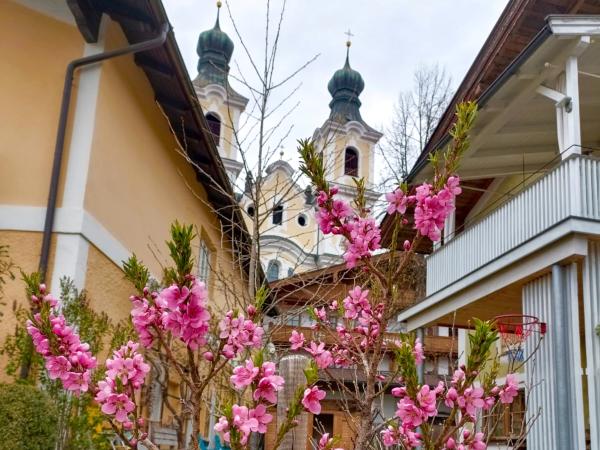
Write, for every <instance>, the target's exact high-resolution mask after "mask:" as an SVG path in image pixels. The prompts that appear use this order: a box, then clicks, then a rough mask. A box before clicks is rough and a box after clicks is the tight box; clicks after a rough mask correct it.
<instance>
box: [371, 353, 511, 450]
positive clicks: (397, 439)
mask: <svg viewBox="0 0 600 450" xmlns="http://www.w3.org/2000/svg"><path fill="white" fill-rule="evenodd" d="M415 351H418V349H417V344H415ZM466 380H467V377H466V374H465V372H464V368H462V367H461V368H459V369H457V370H456V371H455V372H454V375H453V377H452V381H451V383H450V386H449V387H448V388H446V386H445V385H444V383H443V382H441V381H440V382H439V383H438V385H437V386H436V387H435V388H431V387H430V386H428V385H423V386H421V387H420V388H419V390H418V392H417V394H416V396H415V397H414V398H412V397H411V396H409V395H408V392H407V390H406V388H405V387H396V388H393V389H392V395H394V396H395V397H398V398H399V401H398V405H397V410H396V417H397V419H398V421H399V423H398V425H394V424H390V426H389V427H388V428H386V429H385V430H384V431H383V432H382V433H381V438H382V440H383V443H384V444H385V445H386V446H388V447H389V446H393V445H398V444H402V445H404V446H405V447H407V448H410V447H418V446H420V445H421V442H420V438H419V436H418V435H417V434H416V429H417V427H419V426H420V425H422V424H423V423H424V422H426V421H428V420H429V419H430V418H431V417H435V416H436V415H437V413H438V411H437V404H438V402H439V401H440V400H443V401H444V403H445V404H446V406H447V407H448V408H450V409H453V408H457V409H458V410H460V412H461V414H462V417H463V421H464V422H465V423H471V424H474V423H475V421H476V417H477V415H478V413H479V412H480V411H482V410H483V411H486V410H489V409H491V408H492V407H493V406H494V404H495V403H496V401H498V400H499V401H500V402H501V403H503V404H509V403H512V402H513V400H514V398H515V397H516V396H517V394H518V389H519V385H518V381H517V377H516V375H514V374H509V375H507V376H506V382H505V384H504V386H503V387H499V386H495V387H493V388H492V389H491V390H490V391H489V392H487V393H486V392H485V391H484V389H483V388H481V387H476V386H474V385H473V384H472V383H467V381H466ZM459 437H460V439H458V440H457V439H455V437H452V436H450V437H448V439H447V440H446V443H445V447H444V448H445V449H448V450H450V449H456V450H485V448H486V445H485V442H484V435H483V433H472V432H471V431H469V430H467V429H463V431H462V433H460V434H459Z"/></svg>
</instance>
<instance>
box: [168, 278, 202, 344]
mask: <svg viewBox="0 0 600 450" xmlns="http://www.w3.org/2000/svg"><path fill="white" fill-rule="evenodd" d="M190 278H191V286H190V287H189V288H188V287H187V286H183V287H179V286H178V285H176V284H173V285H171V286H170V287H168V288H165V289H163V290H162V291H161V292H160V294H159V295H158V297H157V299H156V303H157V304H158V305H159V306H160V307H161V308H162V311H163V313H162V325H163V327H164V329H165V330H167V331H170V332H171V334H172V335H173V336H175V337H178V338H180V339H181V340H182V341H183V342H185V343H186V344H187V346H188V347H189V348H191V349H192V350H196V349H197V348H198V347H200V346H203V345H204V344H206V334H207V333H208V328H209V325H210V322H209V321H210V313H209V312H208V310H207V309H206V301H207V298H208V291H207V290H206V286H205V285H204V283H203V282H201V281H198V280H196V278H193V277H190Z"/></svg>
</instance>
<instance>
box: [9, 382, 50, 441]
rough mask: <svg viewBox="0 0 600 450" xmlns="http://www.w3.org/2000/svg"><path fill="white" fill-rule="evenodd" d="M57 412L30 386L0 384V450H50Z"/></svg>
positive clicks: (44, 396) (45, 398) (42, 395)
mask: <svg viewBox="0 0 600 450" xmlns="http://www.w3.org/2000/svg"><path fill="white" fill-rule="evenodd" d="M56 425H57V411H56V407H55V406H54V405H53V403H52V402H51V401H50V399H49V397H48V396H47V395H46V394H45V393H44V392H42V391H39V390H38V389H36V388H35V387H33V386H29V385H24V384H0V436H1V438H0V449H1V450H53V449H54V445H55V440H56Z"/></svg>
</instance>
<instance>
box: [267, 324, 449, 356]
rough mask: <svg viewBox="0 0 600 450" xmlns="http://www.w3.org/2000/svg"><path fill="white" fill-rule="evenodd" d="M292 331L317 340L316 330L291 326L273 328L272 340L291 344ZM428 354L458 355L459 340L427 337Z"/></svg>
mask: <svg viewBox="0 0 600 450" xmlns="http://www.w3.org/2000/svg"><path fill="white" fill-rule="evenodd" d="M292 330H296V331H298V332H301V333H303V334H304V337H305V338H306V340H307V341H311V340H314V339H315V338H316V333H315V330H313V329H312V328H309V327H294V326H291V325H281V326H274V327H272V329H271V330H270V331H271V340H272V341H273V343H275V344H289V339H290V335H291V334H292ZM395 337H396V335H395V334H394V333H386V338H388V339H394V338H395ZM322 340H323V342H325V343H326V344H329V345H332V344H333V343H334V342H333V340H332V339H331V338H328V336H323V338H322ZM423 345H424V347H425V348H424V350H425V353H426V354H446V355H448V354H450V353H452V354H453V355H456V354H457V353H458V344H457V339H456V338H453V337H449V336H425V342H424V343H423Z"/></svg>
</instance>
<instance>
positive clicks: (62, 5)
mask: <svg viewBox="0 0 600 450" xmlns="http://www.w3.org/2000/svg"><path fill="white" fill-rule="evenodd" d="M16 2H17V3H19V4H21V5H22V6H24V7H26V8H29V9H33V10H34V11H37V12H39V13H42V14H44V15H46V16H50V17H52V18H53V19H56V20H59V21H61V22H64V23H67V24H69V25H73V26H74V25H75V18H74V17H73V14H71V10H70V9H69V7H68V6H67V2H66V1H65V0H16Z"/></svg>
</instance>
